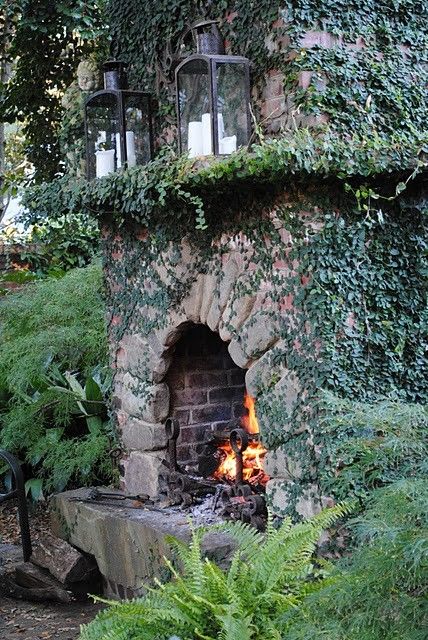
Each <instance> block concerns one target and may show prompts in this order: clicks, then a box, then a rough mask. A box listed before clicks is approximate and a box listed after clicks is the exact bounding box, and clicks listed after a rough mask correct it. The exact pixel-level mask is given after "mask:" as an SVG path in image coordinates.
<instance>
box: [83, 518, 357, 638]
mask: <svg viewBox="0 0 428 640" xmlns="http://www.w3.org/2000/svg"><path fill="white" fill-rule="evenodd" d="M348 512H349V507H347V506H344V505H339V506H337V507H335V508H333V509H329V510H326V511H324V512H323V513H321V514H319V515H318V516H316V517H315V518H312V519H311V520H309V521H307V522H305V523H300V524H298V525H295V526H293V525H292V524H291V522H289V521H285V522H284V523H283V524H282V525H281V526H280V527H279V529H277V530H276V529H275V528H274V527H273V526H272V524H271V523H269V526H268V528H267V533H266V534H265V536H263V535H262V534H260V533H258V532H257V531H255V530H254V529H252V528H251V527H250V526H248V525H246V524H243V523H241V522H239V523H238V522H237V523H227V524H224V525H222V526H221V527H218V528H221V529H222V530H223V531H225V532H227V533H228V534H229V535H231V536H232V537H233V538H234V539H235V541H236V543H237V549H236V551H235V553H234V556H233V558H232V561H231V565H230V567H229V570H228V571H226V572H225V571H223V570H221V569H220V568H219V567H217V566H216V565H215V564H214V563H212V562H211V561H210V560H208V559H206V558H204V557H203V553H202V551H201V543H202V539H203V535H204V533H205V531H204V530H203V529H196V530H193V531H192V541H191V544H190V545H187V544H185V543H183V542H180V541H178V540H175V539H170V543H171V544H172V546H173V548H174V550H175V551H176V553H177V556H178V559H179V561H180V562H181V566H182V568H183V572H182V574H180V573H179V572H177V570H176V569H174V567H173V566H172V564H171V563H170V562H169V561H166V562H167V565H168V567H169V568H170V570H171V572H172V574H173V579H172V581H171V582H169V583H167V584H160V583H158V586H157V587H156V588H153V589H150V590H149V592H148V594H147V596H146V597H145V598H143V599H140V600H135V601H133V602H125V603H121V604H117V603H115V604H114V605H112V607H111V608H109V609H107V610H106V611H103V612H101V613H100V614H98V616H97V618H96V619H95V620H94V621H93V622H92V623H91V624H90V625H88V626H86V627H84V628H83V629H82V632H81V640H95V639H96V640H122V638H124V637H126V638H127V640H134V639H135V640H137V639H138V640H145V639H146V638H151V640H168V639H169V638H170V637H171V636H172V635H176V636H178V637H179V638H181V639H182V640H279V639H280V638H281V626H282V618H283V614H284V610H286V609H287V608H295V607H298V606H299V604H300V602H301V601H302V599H303V598H305V597H306V596H307V593H308V591H309V590H310V587H309V583H308V582H307V579H308V578H312V581H314V573H313V568H312V562H311V558H312V555H313V553H314V550H315V548H316V543H317V540H318V539H319V537H320V535H321V533H322V531H323V529H324V527H325V526H330V525H331V524H332V523H333V522H334V521H335V520H336V519H337V518H339V517H342V516H343V515H345V514H346V513H348ZM124 630H125V631H126V632H127V634H128V635H125V636H124V635H123V634H124Z"/></svg>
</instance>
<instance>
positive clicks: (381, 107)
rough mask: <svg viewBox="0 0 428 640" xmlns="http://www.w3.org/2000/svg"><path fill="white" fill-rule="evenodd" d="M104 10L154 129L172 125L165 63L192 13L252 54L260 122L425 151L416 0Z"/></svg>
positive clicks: (422, 43) (234, 0) (183, 0)
mask: <svg viewBox="0 0 428 640" xmlns="http://www.w3.org/2000/svg"><path fill="white" fill-rule="evenodd" d="M109 11H110V23H111V33H112V38H113V48H114V50H115V52H116V53H117V55H118V56H120V57H121V58H122V59H124V60H126V61H127V62H128V63H129V65H130V71H131V73H130V77H131V81H132V83H133V85H134V86H135V87H137V86H139V87H146V88H149V89H151V90H153V91H155V92H156V94H157V95H158V97H159V101H160V116H161V121H160V122H161V127H164V126H165V124H174V123H175V115H174V82H173V81H174V74H173V71H174V66H175V63H176V61H177V59H178V58H179V56H180V55H184V54H185V53H186V51H187V52H188V51H189V47H190V48H191V46H192V43H191V41H190V43H189V41H184V43H183V39H182V34H183V32H184V30H185V28H186V27H187V26H188V25H189V24H191V23H192V22H193V21H194V20H195V19H196V18H198V17H200V16H202V17H210V18H218V19H221V23H222V24H221V29H222V32H223V35H224V36H225V38H226V43H227V48H228V50H229V51H230V52H231V53H233V54H235V55H245V56H247V57H248V58H250V60H251V61H252V83H253V87H254V91H253V96H254V98H255V101H254V105H253V106H254V109H255V111H256V117H257V119H258V120H259V121H260V122H261V128H262V129H264V130H266V129H267V130H268V131H269V132H270V133H272V132H273V133H279V132H280V131H282V133H283V134H284V132H285V133H286V135H288V136H292V135H293V133H294V132H295V130H296V128H298V127H301V126H312V125H316V126H317V127H318V128H319V127H321V130H323V131H324V130H325V129H328V130H330V131H333V132H334V133H335V135H336V137H343V138H345V139H350V138H352V137H357V138H359V139H365V140H366V142H367V143H368V144H370V142H371V143H373V142H375V143H376V142H377V144H382V143H383V144H385V142H386V141H388V142H389V144H390V145H391V146H394V145H397V144H399V143H401V144H402V145H404V146H405V147H406V148H408V149H410V148H411V149H412V153H413V155H414V156H415V157H416V156H418V154H419V153H420V151H421V148H423V147H424V145H425V151H426V143H427V130H426V122H427V115H428V106H427V100H426V86H427V82H428V65H427V62H428V28H427V23H428V20H427V17H428V6H427V2H426V0H385V1H384V2H378V1H377V0H283V1H282V2H272V0H259V2H248V1H247V0H216V1H215V2H198V1H195V0H168V1H166V0H159V1H158V2H156V3H144V4H142V3H141V2H139V1H138V0H110V2H109ZM257 98H259V99H258V100H257ZM169 139H171V137H170V138H169ZM373 139H374V140H373ZM375 146H376V145H375ZM403 168H404V167H403ZM363 173H364V172H363Z"/></svg>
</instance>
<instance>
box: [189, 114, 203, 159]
mask: <svg viewBox="0 0 428 640" xmlns="http://www.w3.org/2000/svg"><path fill="white" fill-rule="evenodd" d="M187 148H188V150H189V158H196V156H201V155H202V153H203V144H202V122H200V121H199V120H197V121H193V122H189V130H188V138H187Z"/></svg>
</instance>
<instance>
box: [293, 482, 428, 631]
mask: <svg viewBox="0 0 428 640" xmlns="http://www.w3.org/2000/svg"><path fill="white" fill-rule="evenodd" d="M427 516H428V483H427V481H426V480H416V479H414V480H411V481H401V482H397V483H395V484H392V485H390V486H389V487H385V488H383V489H378V490H376V491H375V492H373V494H372V497H371V499H370V502H369V505H368V509H367V511H366V512H365V513H364V514H363V516H361V517H360V518H359V519H358V520H357V521H356V522H355V523H354V529H355V530H356V532H357V533H358V536H359V546H358V547H357V549H356V550H355V551H354V552H353V553H352V554H351V555H350V557H348V558H346V559H344V560H342V561H341V562H340V563H339V564H338V566H337V567H336V569H335V571H334V572H333V575H332V581H331V583H330V584H326V585H325V586H322V587H321V589H319V591H318V592H316V593H314V594H312V595H309V596H308V598H307V599H306V601H305V602H304V603H303V605H302V606H301V608H300V609H299V610H297V611H295V612H292V611H286V612H285V616H284V617H285V619H286V621H285V624H284V627H285V631H284V634H283V638H284V640H285V639H286V640H307V639H308V638H311V640H321V638H322V639H325V638H329V640H396V639H398V638H400V640H424V638H426V630H427V627H428V607H427V595H428V593H427V585H428V517H427Z"/></svg>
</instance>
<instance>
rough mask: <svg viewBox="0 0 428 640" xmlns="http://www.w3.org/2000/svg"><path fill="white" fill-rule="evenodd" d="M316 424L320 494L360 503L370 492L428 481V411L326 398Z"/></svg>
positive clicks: (399, 404)
mask: <svg viewBox="0 0 428 640" xmlns="http://www.w3.org/2000/svg"><path fill="white" fill-rule="evenodd" d="M324 401H325V409H326V410H325V412H324V418H323V420H322V421H321V423H320V441H319V444H320V454H321V457H320V464H319V469H320V476H321V477H320V480H321V484H322V491H323V493H324V494H326V495H332V496H334V497H335V498H336V499H338V500H344V499H349V497H357V498H359V499H360V500H361V502H362V503H364V502H365V500H366V499H367V498H368V497H369V495H370V493H371V491H372V490H373V489H376V488H379V487H382V486H386V485H388V484H390V483H392V482H396V481H397V480H401V479H403V478H410V477H416V478H417V477H421V476H424V477H427V472H428V463H427V460H428V439H427V437H426V434H427V430H428V411H427V407H426V406H423V405H421V404H410V403H405V402H399V401H394V400H382V401H379V402H376V403H372V404H370V403H367V402H355V401H352V400H347V399H341V398H338V397H337V396H333V395H332V394H326V395H325V396H324Z"/></svg>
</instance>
